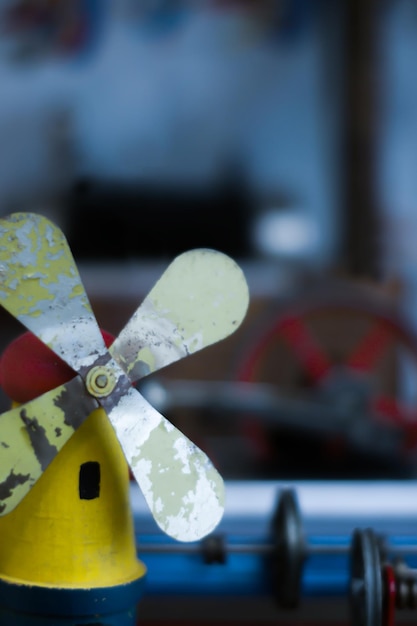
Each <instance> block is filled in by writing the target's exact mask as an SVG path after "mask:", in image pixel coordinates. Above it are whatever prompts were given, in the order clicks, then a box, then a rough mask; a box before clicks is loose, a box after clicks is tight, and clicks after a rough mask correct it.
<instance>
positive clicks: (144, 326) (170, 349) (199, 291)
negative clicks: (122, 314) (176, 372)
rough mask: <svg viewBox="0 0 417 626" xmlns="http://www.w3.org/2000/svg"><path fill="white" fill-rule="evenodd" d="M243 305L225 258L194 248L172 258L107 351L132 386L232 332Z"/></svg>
mask: <svg viewBox="0 0 417 626" xmlns="http://www.w3.org/2000/svg"><path fill="white" fill-rule="evenodd" d="M248 303H249V292H248V286H247V283H246V280H245V277H244V275H243V272H242V270H241V269H240V268H239V267H238V265H237V264H236V263H235V262H234V261H233V260H232V259H231V258H230V257H228V256H226V255H225V254H222V253H221V252H217V251H215V250H207V249H197V250H191V251H189V252H185V253H184V254H181V255H180V256H178V257H177V258H176V259H174V261H173V262H172V263H171V265H170V266H169V267H168V269H167V270H166V271H165V272H164V274H163V275H162V277H161V278H160V279H159V281H158V282H157V283H156V285H155V286H154V287H153V289H152V290H151V292H150V293H149V294H148V296H147V297H146V299H145V300H144V301H143V303H142V304H141V306H140V307H139V308H138V309H137V311H136V312H135V313H134V314H133V316H132V317H131V318H130V320H129V322H128V323H127V324H126V326H125V327H124V329H123V330H122V331H121V333H120V334H119V336H118V337H117V339H116V340H115V342H114V343H113V345H112V346H111V348H110V352H111V354H112V355H113V357H114V358H115V359H116V361H117V362H118V363H119V365H120V366H121V367H122V368H123V369H124V371H125V372H126V373H127V374H128V376H129V378H130V380H131V381H132V382H135V381H136V380H139V379H140V378H142V377H143V376H146V375H147V374H150V373H151V372H154V371H156V370H159V369H161V368H162V367H165V366H166V365H169V364H170V363H173V362H174V361H177V360H179V359H181V358H183V357H185V356H187V355H189V354H193V353H194V352H197V351H198V350H201V349H202V348H204V347H206V346H209V345H211V344H213V343H216V342H217V341H219V340H220V339H223V338H224V337H227V336H228V335H230V334H231V333H233V332H234V331H235V330H236V329H237V328H238V327H239V325H240V323H241V322H242V320H243V318H244V316H245V314H246V310H247V307H248Z"/></svg>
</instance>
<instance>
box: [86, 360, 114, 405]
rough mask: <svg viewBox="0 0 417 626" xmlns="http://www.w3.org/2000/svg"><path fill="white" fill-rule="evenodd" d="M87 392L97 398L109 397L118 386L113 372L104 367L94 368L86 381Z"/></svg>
mask: <svg viewBox="0 0 417 626" xmlns="http://www.w3.org/2000/svg"><path fill="white" fill-rule="evenodd" d="M85 384H86V386H87V391H88V392H89V393H90V394H91V395H92V396H94V397H95V398H104V397H105V396H108V395H109V394H110V393H111V392H112V391H113V389H114V388H115V386H116V377H115V375H114V372H113V370H111V369H110V368H107V367H105V366H103V365H97V366H95V367H92V368H91V370H90V371H89V372H88V374H87V377H86V379H85Z"/></svg>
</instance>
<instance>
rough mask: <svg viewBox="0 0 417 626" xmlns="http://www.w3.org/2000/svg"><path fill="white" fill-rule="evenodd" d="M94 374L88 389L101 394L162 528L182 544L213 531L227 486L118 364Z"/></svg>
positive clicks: (133, 469) (110, 364) (127, 457)
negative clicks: (132, 383) (134, 385)
mask: <svg viewBox="0 0 417 626" xmlns="http://www.w3.org/2000/svg"><path fill="white" fill-rule="evenodd" d="M93 370H94V371H93ZM93 370H92V371H91V375H90V376H89V377H87V380H86V384H87V389H89V391H90V392H91V393H97V398H98V399H99V402H100V404H101V406H102V407H103V409H104V410H105V412H106V413H107V416H108V418H109V419H110V422H111V423H112V425H113V428H114V430H115V432H116V435H117V438H118V440H119V443H120V445H121V447H122V449H123V452H124V455H125V457H126V460H127V462H128V464H129V465H130V467H131V469H132V472H133V475H134V477H135V478H136V480H137V482H138V484H139V486H140V488H141V490H142V492H143V494H144V497H145V500H146V502H147V504H148V506H149V508H150V510H151V512H152V515H153V516H154V518H155V521H156V522H157V524H158V525H159V527H160V528H161V529H162V530H163V531H164V532H165V533H167V534H168V535H170V536H171V537H173V538H174V539H177V540H179V541H195V540H197V539H201V538H202V537H204V536H205V535H207V534H208V533H210V532H211V531H212V530H213V529H214V528H215V526H216V525H217V524H218V522H219V521H220V519H221V517H222V515H223V511H224V484H223V480H222V478H221V476H220V474H219V473H218V472H217V470H216V469H215V468H214V467H213V465H212V463H211V461H210V460H209V459H208V457H207V456H206V454H205V453H204V452H203V451H202V450H200V449H199V448H197V446H195V445H194V444H193V443H192V442H191V441H190V440H189V439H187V437H185V435H183V434H182V433H181V432H180V431H179V430H178V429H177V428H175V426H173V425H172V424H171V423H170V422H169V421H168V420H167V419H165V417H163V416H162V415H161V414H160V413H159V412H158V411H157V410H156V409H154V408H153V407H152V406H151V405H150V404H149V403H148V402H147V401H146V400H145V398H144V397H143V396H141V394H140V393H139V392H138V391H137V390H136V389H134V388H133V387H132V386H131V382H130V380H129V379H128V378H127V376H126V375H125V374H124V372H123V371H122V370H121V368H120V367H119V366H118V365H117V363H116V362H115V361H112V362H110V363H107V364H106V365H105V366H98V367H96V368H93ZM98 383H99V385H98ZM99 387H100V388H99ZM100 395H102V397H101V398H100V397H99V396H100Z"/></svg>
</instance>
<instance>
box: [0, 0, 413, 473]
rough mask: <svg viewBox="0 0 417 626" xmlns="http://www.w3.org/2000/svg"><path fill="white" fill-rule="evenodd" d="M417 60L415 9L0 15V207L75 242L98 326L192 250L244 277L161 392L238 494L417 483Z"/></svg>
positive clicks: (308, 4) (66, 9)
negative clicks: (364, 482)
mask: <svg viewBox="0 0 417 626" xmlns="http://www.w3.org/2000/svg"><path fill="white" fill-rule="evenodd" d="M416 63H417V4H416V3H415V2H414V1H413V0H379V1H377V0H350V1H347V0H346V1H345V0H341V1H339V2H331V1H328V0H327V1H326V0H315V1H311V0H199V1H197V0H103V1H100V0H77V1H75V0H2V1H1V3H0V214H1V215H2V216H4V215H7V214H9V213H11V212H15V211H30V212H38V213H42V214H44V215H46V216H47V217H50V218H51V219H53V220H54V221H55V222H56V223H57V224H58V225H59V226H61V228H62V229H63V230H64V231H65V233H66V235H67V238H68V240H69V242H70V245H71V247H72V250H73V253H74V256H75V258H76V259H77V262H78V264H79V268H80V273H81V276H82V278H83V281H84V284H85V287H86V290H87V292H88V294H89V296H90V299H91V301H92V305H93V308H94V310H95V312H96V315H97V319H98V321H99V323H100V325H101V326H102V327H104V328H107V329H108V330H109V331H110V332H113V333H115V334H117V333H118V332H119V331H120V329H121V328H122V327H123V325H124V323H125V322H126V321H127V319H128V318H129V317H130V315H131V314H132V313H133V311H134V310H135V308H136V307H137V306H138V304H139V303H140V302H141V300H142V299H143V298H144V297H145V295H146V294H147V292H148V291H149V290H150V288H151V287H152V286H153V284H154V282H155V281H156V280H157V279H158V277H159V276H160V274H161V273H162V272H163V271H164V269H165V267H166V266H167V264H168V263H169V261H170V260H171V259H172V258H173V257H174V256H175V255H176V254H178V253H180V252H182V251H184V250H187V249H190V248H195V247H201V246H203V247H212V248H216V249H219V250H221V251H223V252H226V253H227V254H229V255H231V256H232V257H233V258H235V259H236V260H237V261H238V262H239V264H240V265H241V266H242V268H243V270H244V271H245V274H246V276H247V279H248V282H249V286H250V291H251V304H250V308H249V312H248V316H247V318H246V320H245V322H244V324H243V325H242V327H241V328H240V329H239V330H238V331H237V332H236V333H235V335H234V336H233V337H231V338H230V339H227V340H225V341H224V342H222V343H221V344H219V345H218V346H213V347H212V348H210V349H208V350H206V351H204V352H203V353H202V354H201V355H198V354H197V355H194V356H193V357H190V358H189V359H186V360H185V361H184V362H180V363H177V364H175V365H173V366H170V367H168V368H166V370H165V371H163V372H159V373H158V374H157V375H153V376H151V377H149V379H145V380H144V381H143V382H142V383H141V386H140V388H141V390H142V391H143V393H144V394H145V395H146V396H147V397H148V398H149V399H150V401H151V402H153V403H154V404H155V405H156V406H158V408H160V410H162V411H164V413H165V414H166V415H167V416H168V417H170V419H172V421H174V422H175V423H176V424H177V425H178V426H179V427H181V428H182V429H183V430H184V431H185V432H186V433H187V434H188V435H189V436H190V437H191V438H192V439H193V440H195V441H197V443H198V444H199V445H200V446H201V447H202V448H203V449H205V450H206V451H207V452H208V453H209V454H210V456H211V457H212V458H213V460H214V461H215V463H216V464H217V465H218V467H219V469H220V470H221V471H222V472H223V474H224V475H225V477H226V478H245V479H247V478H282V477H285V478H288V477H293V478H325V479H330V480H331V479H340V478H353V479H356V478H357V479H360V478H387V477H393V478H399V477H414V476H416V474H417V463H416V460H417V379H416V375H415V368H416V360H417V339H416V326H417V253H416V246H415V243H414V241H415V237H414V233H415V231H416V229H417V211H416V206H415V203H416V197H417V175H416V171H417V170H416V148H417V80H416V78H415V67H416ZM0 322H1V333H0V341H1V346H0V347H1V348H3V347H4V346H5V345H6V344H7V343H8V342H9V341H10V339H11V338H13V337H14V336H15V335H16V334H18V333H19V332H20V331H21V329H20V328H18V327H17V325H16V324H15V322H14V321H13V320H11V319H10V318H9V317H8V316H7V315H6V314H5V313H1V320H0ZM8 402H9V400H8V399H6V398H5V397H4V396H1V403H2V409H5V408H6V407H7V406H8Z"/></svg>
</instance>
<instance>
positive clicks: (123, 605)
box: [0, 577, 145, 626]
mask: <svg viewBox="0 0 417 626" xmlns="http://www.w3.org/2000/svg"><path fill="white" fill-rule="evenodd" d="M144 583H145V577H142V578H139V579H137V580H134V581H132V582H130V583H126V584H124V585H117V586H114V587H103V588H92V589H63V588H61V589H60V588H56V587H51V588H48V587H37V586H29V585H18V584H12V583H9V582H5V581H4V580H0V624H7V626H41V625H42V626H46V625H48V624H50V625H51V626H52V624H54V625H56V626H59V625H61V624H62V625H64V624H65V625H66V626H87V625H88V626H93V625H94V626H134V625H135V624H136V619H137V612H136V607H137V604H138V602H139V600H140V598H141V596H142V594H143V588H144Z"/></svg>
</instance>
